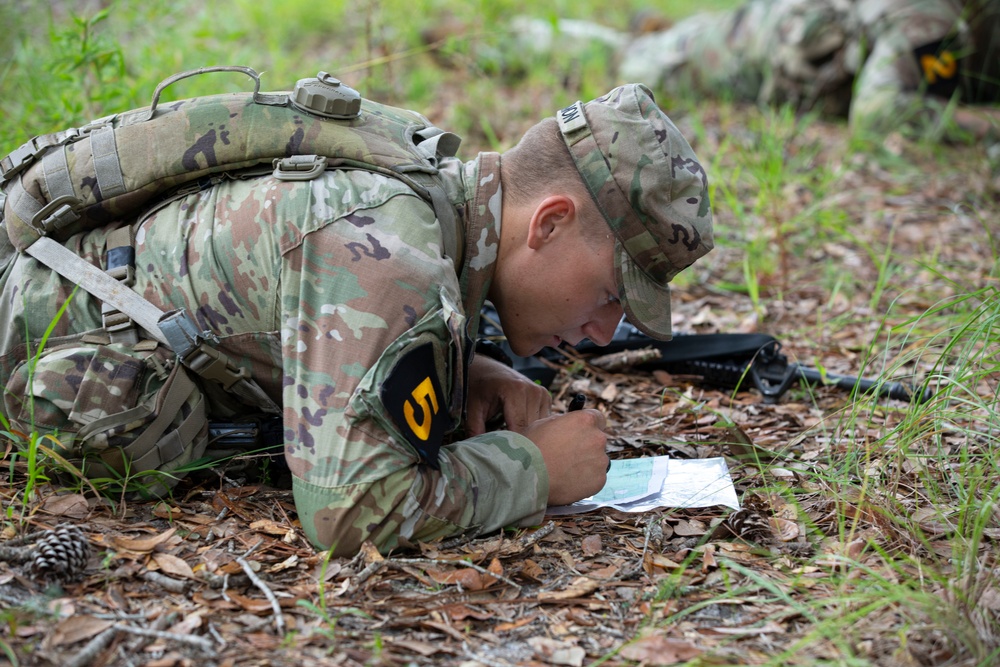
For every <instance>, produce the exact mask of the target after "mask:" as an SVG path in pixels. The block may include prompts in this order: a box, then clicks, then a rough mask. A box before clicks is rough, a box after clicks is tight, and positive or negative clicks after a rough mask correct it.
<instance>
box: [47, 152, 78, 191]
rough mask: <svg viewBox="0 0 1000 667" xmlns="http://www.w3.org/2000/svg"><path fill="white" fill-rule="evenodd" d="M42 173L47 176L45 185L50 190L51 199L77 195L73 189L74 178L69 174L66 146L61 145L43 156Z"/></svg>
mask: <svg viewBox="0 0 1000 667" xmlns="http://www.w3.org/2000/svg"><path fill="white" fill-rule="evenodd" d="M42 175H43V176H44V177H45V187H46V189H48V191H49V199H50V200H52V199H58V198H59V197H76V193H75V192H74V191H73V179H72V178H70V175H69V163H68V162H67V160H66V147H65V146H59V147H57V148H55V149H54V150H51V151H49V152H48V153H46V154H45V157H43V158H42Z"/></svg>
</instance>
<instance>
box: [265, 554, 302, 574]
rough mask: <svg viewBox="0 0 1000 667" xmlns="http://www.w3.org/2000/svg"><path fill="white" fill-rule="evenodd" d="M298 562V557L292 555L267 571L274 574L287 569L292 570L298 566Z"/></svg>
mask: <svg viewBox="0 0 1000 667" xmlns="http://www.w3.org/2000/svg"><path fill="white" fill-rule="evenodd" d="M299 560H300V559H299V557H298V554H292V555H291V556H289V557H288V558H286V559H285V560H283V561H281V562H280V563H278V564H277V565H272V566H271V567H270V568H268V570H267V571H268V572H271V573H274V572H281V571H282V570H287V569H289V568H293V567H295V566H296V565H298V564H299Z"/></svg>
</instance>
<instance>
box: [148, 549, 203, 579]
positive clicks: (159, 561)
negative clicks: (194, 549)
mask: <svg viewBox="0 0 1000 667" xmlns="http://www.w3.org/2000/svg"><path fill="white" fill-rule="evenodd" d="M153 561H154V562H155V563H156V566H157V567H158V568H160V571H162V572H166V573H167V574H173V575H176V576H178V577H187V578H188V579H194V578H195V576H194V571H193V570H192V569H191V566H190V565H188V564H187V562H186V561H185V560H184V559H183V558H178V557H177V556H174V555H173V554H168V553H155V554H153Z"/></svg>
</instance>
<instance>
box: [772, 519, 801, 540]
mask: <svg viewBox="0 0 1000 667" xmlns="http://www.w3.org/2000/svg"><path fill="white" fill-rule="evenodd" d="M768 521H769V522H770V523H771V528H772V529H773V530H774V534H775V535H777V536H778V539H779V540H781V541H782V542H791V541H792V540H794V539H795V538H797V537H798V536H799V524H797V523H795V522H794V521H789V520H788V519H782V518H781V517H777V516H772V517H768Z"/></svg>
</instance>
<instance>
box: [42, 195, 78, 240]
mask: <svg viewBox="0 0 1000 667" xmlns="http://www.w3.org/2000/svg"><path fill="white" fill-rule="evenodd" d="M79 205H80V200H79V199H77V198H76V197H73V196H72V195H63V196H62V197H56V198H55V199H53V200H52V201H50V202H49V203H48V204H46V205H45V206H43V207H42V209H41V210H40V211H39V212H38V213H36V214H35V215H34V216H33V217H32V218H31V226H32V227H33V228H34V229H35V231H37V232H38V233H39V234H41V235H42V236H48V235H49V234H51V233H52V232H55V231H58V230H60V229H62V228H63V227H66V226H67V225H71V224H73V223H74V222H76V221H77V220H79V219H80V214H79V213H77V212H76V207H78V206H79Z"/></svg>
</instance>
